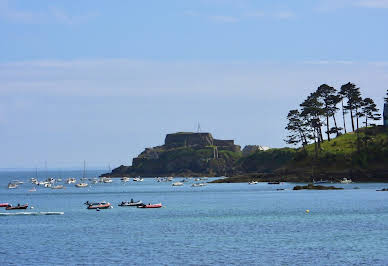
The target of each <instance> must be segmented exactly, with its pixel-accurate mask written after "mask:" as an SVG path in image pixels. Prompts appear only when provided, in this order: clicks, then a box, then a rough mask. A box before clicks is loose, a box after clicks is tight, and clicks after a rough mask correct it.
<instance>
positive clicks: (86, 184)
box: [75, 183, 89, 187]
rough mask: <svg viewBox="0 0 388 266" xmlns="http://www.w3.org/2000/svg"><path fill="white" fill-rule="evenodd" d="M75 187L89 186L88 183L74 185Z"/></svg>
mask: <svg viewBox="0 0 388 266" xmlns="http://www.w3.org/2000/svg"><path fill="white" fill-rule="evenodd" d="M75 186H76V187H87V186H89V185H88V183H78V184H75Z"/></svg>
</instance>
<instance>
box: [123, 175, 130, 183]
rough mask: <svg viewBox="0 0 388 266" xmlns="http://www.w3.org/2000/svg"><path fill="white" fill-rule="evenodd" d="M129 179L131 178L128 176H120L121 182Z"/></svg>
mask: <svg viewBox="0 0 388 266" xmlns="http://www.w3.org/2000/svg"><path fill="white" fill-rule="evenodd" d="M130 180H131V179H130V178H129V177H125V176H124V177H122V178H121V182H128V181H130Z"/></svg>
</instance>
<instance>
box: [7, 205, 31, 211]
mask: <svg viewBox="0 0 388 266" xmlns="http://www.w3.org/2000/svg"><path fill="white" fill-rule="evenodd" d="M27 208H28V204H24V205H20V204H18V205H16V206H12V205H8V207H6V208H5V209H6V210H25V209H27Z"/></svg>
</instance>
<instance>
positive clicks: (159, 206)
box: [137, 203, 162, 209]
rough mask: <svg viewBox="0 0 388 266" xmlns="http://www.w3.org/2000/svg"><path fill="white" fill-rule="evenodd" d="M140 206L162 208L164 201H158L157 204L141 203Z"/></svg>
mask: <svg viewBox="0 0 388 266" xmlns="http://www.w3.org/2000/svg"><path fill="white" fill-rule="evenodd" d="M137 207H138V208H146V209H147V208H149V209H151V208H162V203H156V204H151V203H149V204H142V205H140V206H137Z"/></svg>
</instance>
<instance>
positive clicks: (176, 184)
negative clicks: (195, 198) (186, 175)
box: [172, 182, 183, 187]
mask: <svg viewBox="0 0 388 266" xmlns="http://www.w3.org/2000/svg"><path fill="white" fill-rule="evenodd" d="M172 186H173V187H180V186H183V183H182V182H175V183H172Z"/></svg>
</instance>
